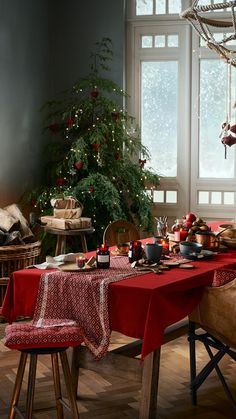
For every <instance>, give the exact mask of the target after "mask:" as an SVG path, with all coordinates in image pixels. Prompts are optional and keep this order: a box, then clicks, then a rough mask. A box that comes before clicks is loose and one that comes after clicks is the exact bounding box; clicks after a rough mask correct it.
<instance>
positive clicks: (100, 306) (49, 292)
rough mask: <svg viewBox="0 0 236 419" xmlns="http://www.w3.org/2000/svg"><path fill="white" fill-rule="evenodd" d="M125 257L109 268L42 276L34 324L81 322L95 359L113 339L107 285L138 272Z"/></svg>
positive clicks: (82, 330) (84, 339)
mask: <svg viewBox="0 0 236 419" xmlns="http://www.w3.org/2000/svg"><path fill="white" fill-rule="evenodd" d="M139 274H140V273H138V272H136V271H135V270H134V269H133V268H132V267H131V266H130V264H129V262H128V258H127V256H126V257H112V258H111V265H110V268H109V269H96V270H94V271H88V272H61V271H56V272H50V273H45V274H43V275H42V276H41V279H40V285H39V291H38V297H37V302H36V308H35V313H34V318H33V324H34V325H35V326H36V327H52V326H58V327H60V326H64V325H75V324H76V325H78V326H79V327H80V328H81V338H82V340H83V341H84V343H85V344H86V346H87V347H88V348H89V350H90V351H91V352H92V354H93V355H94V357H95V358H96V359H100V358H101V357H102V356H104V355H105V353H106V351H107V349H108V346H109V342H110V334H111V330H110V324H109V310H108V286H109V284H110V283H111V282H116V281H121V280H122V279H126V278H128V277H133V276H136V275H139Z"/></svg>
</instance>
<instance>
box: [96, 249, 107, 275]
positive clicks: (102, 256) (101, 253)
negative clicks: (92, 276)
mask: <svg viewBox="0 0 236 419" xmlns="http://www.w3.org/2000/svg"><path fill="white" fill-rule="evenodd" d="M96 262H97V268H98V269H108V268H109V267H110V250H109V247H108V246H107V245H106V244H101V245H100V246H98V249H97V254H96Z"/></svg>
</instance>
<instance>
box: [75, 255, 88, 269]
mask: <svg viewBox="0 0 236 419" xmlns="http://www.w3.org/2000/svg"><path fill="white" fill-rule="evenodd" d="M85 262H86V257H85V256H77V257H76V265H77V266H78V268H83V267H84V265H85Z"/></svg>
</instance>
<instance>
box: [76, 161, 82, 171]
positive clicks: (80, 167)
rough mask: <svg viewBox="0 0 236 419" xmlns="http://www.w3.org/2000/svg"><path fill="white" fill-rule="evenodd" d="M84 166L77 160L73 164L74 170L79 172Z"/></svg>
mask: <svg viewBox="0 0 236 419" xmlns="http://www.w3.org/2000/svg"><path fill="white" fill-rule="evenodd" d="M83 166H84V163H83V161H82V160H78V161H77V162H76V163H75V164H74V168H75V169H76V170H81V169H82V168H83Z"/></svg>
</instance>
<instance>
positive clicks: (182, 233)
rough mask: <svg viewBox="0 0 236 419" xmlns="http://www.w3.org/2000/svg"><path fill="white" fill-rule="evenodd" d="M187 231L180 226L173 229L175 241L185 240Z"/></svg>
mask: <svg viewBox="0 0 236 419" xmlns="http://www.w3.org/2000/svg"><path fill="white" fill-rule="evenodd" d="M187 235H188V232H187V231H186V230H183V229H182V228H180V229H179V230H176V231H175V241H176V242H182V241H185V240H186V238H187Z"/></svg>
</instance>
